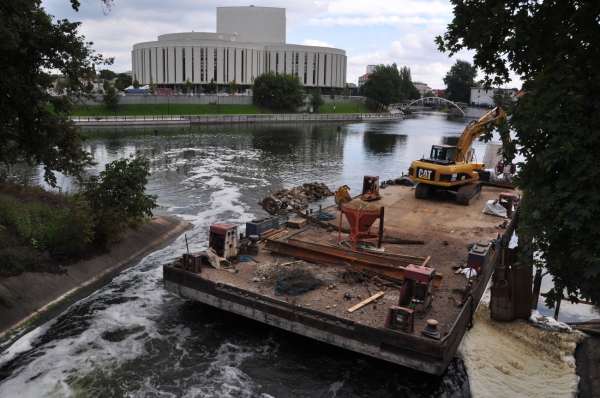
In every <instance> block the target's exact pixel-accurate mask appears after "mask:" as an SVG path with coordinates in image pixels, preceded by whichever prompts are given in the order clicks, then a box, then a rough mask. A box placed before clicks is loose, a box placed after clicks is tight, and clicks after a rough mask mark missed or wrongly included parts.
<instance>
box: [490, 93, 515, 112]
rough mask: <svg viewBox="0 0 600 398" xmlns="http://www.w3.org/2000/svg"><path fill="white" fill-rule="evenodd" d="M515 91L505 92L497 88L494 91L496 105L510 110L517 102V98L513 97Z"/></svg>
mask: <svg viewBox="0 0 600 398" xmlns="http://www.w3.org/2000/svg"><path fill="white" fill-rule="evenodd" d="M513 93H514V91H513V90H503V89H501V88H497V89H495V90H494V95H493V96H492V99H493V100H494V105H495V106H499V107H501V108H502V109H508V108H509V107H510V106H511V105H512V104H513V102H515V97H514V95H513Z"/></svg>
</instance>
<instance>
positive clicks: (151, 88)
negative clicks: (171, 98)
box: [148, 76, 156, 94]
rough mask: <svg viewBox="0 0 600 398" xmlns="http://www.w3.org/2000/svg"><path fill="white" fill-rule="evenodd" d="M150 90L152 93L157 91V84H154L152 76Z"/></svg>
mask: <svg viewBox="0 0 600 398" xmlns="http://www.w3.org/2000/svg"><path fill="white" fill-rule="evenodd" d="M148 92H149V93H150V94H154V93H155V92H156V84H154V80H152V76H150V84H149V85H148Z"/></svg>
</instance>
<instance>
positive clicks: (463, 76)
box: [444, 59, 477, 103]
mask: <svg viewBox="0 0 600 398" xmlns="http://www.w3.org/2000/svg"><path fill="white" fill-rule="evenodd" d="M476 76H477V66H475V65H471V64H470V63H468V62H467V61H461V60H460V59H459V60H457V61H456V63H455V64H454V65H452V67H451V68H450V70H449V71H448V73H446V76H445V77H444V84H445V85H446V98H448V99H449V100H451V101H459V102H466V103H469V102H470V100H471V87H475V77H476Z"/></svg>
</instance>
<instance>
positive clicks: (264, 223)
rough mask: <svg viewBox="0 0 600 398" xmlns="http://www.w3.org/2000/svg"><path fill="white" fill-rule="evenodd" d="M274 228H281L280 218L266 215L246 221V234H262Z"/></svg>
mask: <svg viewBox="0 0 600 398" xmlns="http://www.w3.org/2000/svg"><path fill="white" fill-rule="evenodd" d="M273 228H279V218H277V217H266V218H260V219H256V220H252V221H250V222H247V223H246V236H250V235H260V234H262V233H263V232H266V231H268V230H270V229H273Z"/></svg>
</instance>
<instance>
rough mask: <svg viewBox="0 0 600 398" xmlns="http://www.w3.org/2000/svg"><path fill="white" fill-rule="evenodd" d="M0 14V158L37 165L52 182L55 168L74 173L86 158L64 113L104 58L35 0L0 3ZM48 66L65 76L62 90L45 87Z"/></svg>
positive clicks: (74, 24) (75, 27)
mask: <svg viewBox="0 0 600 398" xmlns="http://www.w3.org/2000/svg"><path fill="white" fill-rule="evenodd" d="M72 4H73V7H74V8H76V7H78V3H77V2H76V1H73V2H72ZM0 19H1V23H0V36H1V37H2V40H1V41H0V51H1V53H2V57H0V70H2V72H3V75H4V78H2V79H0V92H1V93H2V95H1V96H0V125H1V126H2V128H1V129H0V162H2V163H4V164H6V165H12V164H15V163H17V162H20V161H23V160H24V161H26V162H27V163H29V164H30V165H41V166H42V167H43V169H44V180H45V181H46V182H47V183H49V184H50V185H55V184H56V177H55V175H54V172H55V171H58V172H61V173H63V174H67V175H78V174H79V173H80V172H81V171H82V170H83V169H84V168H85V167H86V166H87V165H89V164H91V163H92V159H91V156H90V155H89V154H88V153H86V152H85V151H83V150H82V146H81V143H82V140H83V135H82V134H81V132H80V131H79V129H78V128H77V127H76V126H75V125H74V124H73V122H72V121H71V120H70V118H69V115H70V113H71V111H72V109H73V106H74V105H75V103H76V101H77V99H78V98H81V97H82V96H85V95H86V93H85V85H84V83H82V81H81V80H80V78H81V79H83V81H85V80H87V79H88V78H91V77H92V69H91V65H92V64H99V63H104V61H103V59H102V57H101V56H100V55H96V54H94V51H93V50H92V48H91V46H92V43H86V42H85V41H84V38H83V37H81V36H78V35H77V30H78V28H79V26H80V23H78V22H69V21H67V20H57V21H53V20H52V17H51V16H49V15H48V14H47V13H46V12H45V11H44V9H43V8H42V7H41V2H39V1H37V0H13V1H2V2H0ZM110 61H111V60H107V62H108V63H110ZM49 71H56V73H59V74H61V75H63V76H65V78H68V84H67V85H66V87H65V93H66V94H67V95H65V96H52V95H50V94H49V93H48V92H47V90H46V89H48V88H50V87H51V86H52V81H53V78H52V74H51V73H50V72H49ZM46 105H49V106H48V107H47V106H46Z"/></svg>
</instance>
